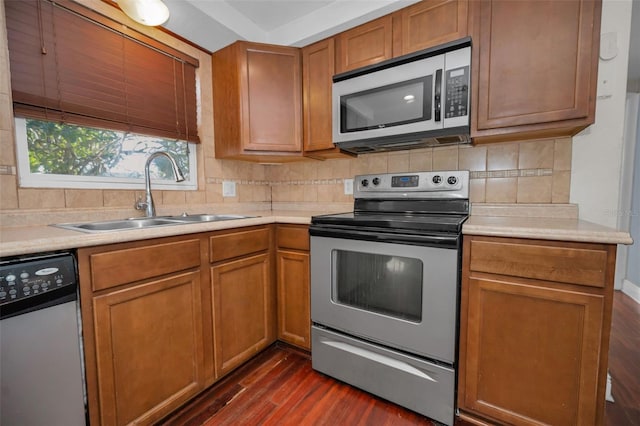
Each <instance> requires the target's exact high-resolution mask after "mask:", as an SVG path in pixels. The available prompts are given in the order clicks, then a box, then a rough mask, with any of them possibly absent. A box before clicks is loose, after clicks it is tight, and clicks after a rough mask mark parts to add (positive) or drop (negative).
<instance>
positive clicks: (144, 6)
mask: <svg viewBox="0 0 640 426" xmlns="http://www.w3.org/2000/svg"><path fill="white" fill-rule="evenodd" d="M117 1H118V6H120V9H122V11H123V12H124V13H126V14H127V16H129V17H130V18H131V19H133V20H134V21H136V22H138V23H140V24H142V25H147V26H150V27H155V26H158V25H161V24H164V23H165V22H167V19H169V8H168V7H167V5H166V4H164V3H163V2H162V0H117Z"/></svg>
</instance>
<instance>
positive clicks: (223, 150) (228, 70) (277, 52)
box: [212, 41, 302, 161]
mask: <svg viewBox="0 0 640 426" xmlns="http://www.w3.org/2000/svg"><path fill="white" fill-rule="evenodd" d="M212 64H213V110H214V114H213V117H214V128H215V153H216V157H217V158H234V159H242V160H253V161H270V160H271V159H274V158H275V159H277V160H278V161H283V160H284V158H285V157H293V158H292V159H297V158H299V157H301V153H302V99H301V97H302V96H301V90H300V87H301V75H300V74H301V73H300V49H298V48H295V47H286V46H275V45H269V44H261V43H251V42H246V41H238V42H235V43H233V44H231V45H229V46H227V47H225V48H223V49H221V50H219V51H217V52H215V53H214V54H213V58H212ZM296 157H297V158H296Z"/></svg>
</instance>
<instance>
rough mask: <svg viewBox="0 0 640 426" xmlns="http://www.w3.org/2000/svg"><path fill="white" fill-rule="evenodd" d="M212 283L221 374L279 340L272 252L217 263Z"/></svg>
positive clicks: (216, 359)
mask: <svg viewBox="0 0 640 426" xmlns="http://www.w3.org/2000/svg"><path fill="white" fill-rule="evenodd" d="M211 283H212V287H213V288H212V293H213V318H214V319H213V320H214V325H213V327H214V335H215V362H216V373H217V376H218V377H220V376H221V375H224V374H226V373H227V372H229V371H231V370H232V369H233V368H234V367H236V366H238V365H240V364H242V363H243V362H244V361H246V360H248V359H249V358H251V357H252V356H254V355H255V354H256V353H258V352H259V351H261V350H262V349H264V348H266V347H267V346H269V345H270V344H271V343H273V342H274V341H275V321H274V314H275V313H274V307H273V305H274V301H275V294H274V292H273V288H272V285H271V283H272V280H271V273H270V263H269V255H268V254H259V255H257V256H252V257H247V258H243V259H240V260H236V261H233V262H226V263H221V264H219V265H216V266H213V267H212V268H211Z"/></svg>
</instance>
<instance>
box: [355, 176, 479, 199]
mask: <svg viewBox="0 0 640 426" xmlns="http://www.w3.org/2000/svg"><path fill="white" fill-rule="evenodd" d="M354 183H355V185H356V188H355V190H354V197H355V198H416V199H429V198H469V172H468V171H467V170H452V171H437V172H407V173H382V174H375V175H360V176H356V177H355V179H354Z"/></svg>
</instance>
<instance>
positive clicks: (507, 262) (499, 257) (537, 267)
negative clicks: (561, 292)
mask: <svg viewBox="0 0 640 426" xmlns="http://www.w3.org/2000/svg"><path fill="white" fill-rule="evenodd" d="M470 269H471V270H472V271H477V272H487V273H493V274H501V275H510V276H514V277H523V278H534V279H540V280H547V281H557V282H563V283H571V284H581V285H587V286H592V287H604V286H605V283H606V277H607V251H606V249H605V248H604V247H602V246H599V245H587V244H567V245H566V246H559V245H552V244H545V243H544V242H539V243H528V242H523V241H517V242H513V243H510V242H503V241H483V240H475V239H474V240H472V241H471V263H470Z"/></svg>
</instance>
